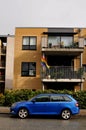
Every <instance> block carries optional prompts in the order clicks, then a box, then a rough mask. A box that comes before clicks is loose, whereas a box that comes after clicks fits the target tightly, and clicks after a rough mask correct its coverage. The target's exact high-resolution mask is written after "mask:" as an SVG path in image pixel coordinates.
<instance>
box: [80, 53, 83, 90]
mask: <svg viewBox="0 0 86 130" xmlns="http://www.w3.org/2000/svg"><path fill="white" fill-rule="evenodd" d="M80 67H82V53H81V58H80ZM80 90H81V91H82V90H83V83H81V85H80Z"/></svg>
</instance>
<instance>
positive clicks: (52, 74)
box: [41, 66, 84, 82]
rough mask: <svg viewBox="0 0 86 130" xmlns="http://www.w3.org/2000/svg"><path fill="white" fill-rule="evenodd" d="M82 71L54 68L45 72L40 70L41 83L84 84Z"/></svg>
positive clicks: (80, 69) (70, 68) (62, 67)
mask: <svg viewBox="0 0 86 130" xmlns="http://www.w3.org/2000/svg"><path fill="white" fill-rule="evenodd" d="M83 74H84V72H83V69H82V68H79V69H74V68H73V67H69V66H68V67H66V66H54V67H50V68H49V69H46V70H43V68H42V70H41V78H42V81H43V82H84V79H83Z"/></svg>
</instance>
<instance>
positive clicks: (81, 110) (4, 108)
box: [0, 106, 86, 116]
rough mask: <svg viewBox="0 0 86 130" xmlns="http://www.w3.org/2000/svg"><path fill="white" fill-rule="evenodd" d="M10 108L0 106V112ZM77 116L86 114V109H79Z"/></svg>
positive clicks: (8, 111) (8, 110)
mask: <svg viewBox="0 0 86 130" xmlns="http://www.w3.org/2000/svg"><path fill="white" fill-rule="evenodd" d="M9 113H10V108H9V107H1V106H0V114H9ZM78 116H86V109H80V113H79V114H78Z"/></svg>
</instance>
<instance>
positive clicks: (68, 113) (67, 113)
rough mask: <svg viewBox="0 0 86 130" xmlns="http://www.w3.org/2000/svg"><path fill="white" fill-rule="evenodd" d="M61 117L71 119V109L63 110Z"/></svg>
mask: <svg viewBox="0 0 86 130" xmlns="http://www.w3.org/2000/svg"><path fill="white" fill-rule="evenodd" d="M61 117H62V119H64V120H68V119H70V118H71V111H70V110H69V109H65V110H63V111H62V113H61Z"/></svg>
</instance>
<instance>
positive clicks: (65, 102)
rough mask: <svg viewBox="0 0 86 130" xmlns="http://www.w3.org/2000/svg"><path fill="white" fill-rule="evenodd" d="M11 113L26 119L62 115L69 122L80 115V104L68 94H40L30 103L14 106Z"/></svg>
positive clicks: (19, 103)
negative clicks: (76, 115)
mask: <svg viewBox="0 0 86 130" xmlns="http://www.w3.org/2000/svg"><path fill="white" fill-rule="evenodd" d="M10 113H11V114H12V115H17V116H18V117H20V118H22V119H24V118H26V117H28V116H29V115H60V116H61V117H62V118H63V119H65V120H68V119H69V118H70V117H71V115H75V114H78V113H79V105H78V102H77V101H76V100H75V99H74V98H73V97H72V96H71V95H68V94H39V95H37V96H35V97H33V98H32V99H30V100H29V101H21V102H16V103H14V104H12V106H11V107H10Z"/></svg>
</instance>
